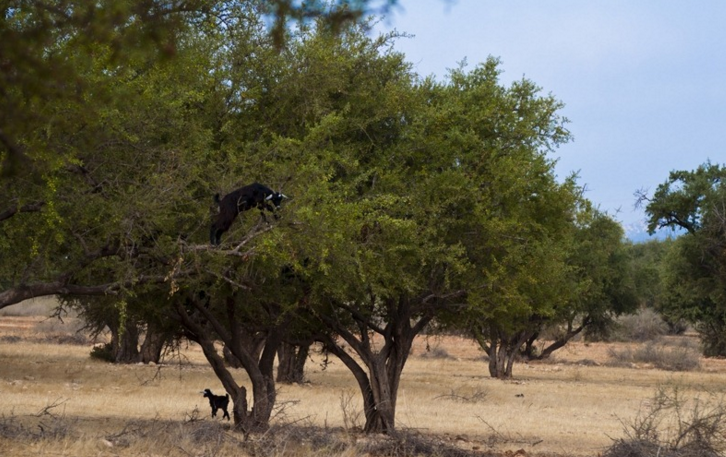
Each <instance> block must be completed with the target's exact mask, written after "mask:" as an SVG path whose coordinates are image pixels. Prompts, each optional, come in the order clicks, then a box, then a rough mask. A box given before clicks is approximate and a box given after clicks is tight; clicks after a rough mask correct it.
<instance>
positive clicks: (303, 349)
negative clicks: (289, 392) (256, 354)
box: [276, 342, 312, 384]
mask: <svg viewBox="0 0 726 457" xmlns="http://www.w3.org/2000/svg"><path fill="white" fill-rule="evenodd" d="M311 345H312V342H309V343H303V344H301V345H295V344H290V343H282V344H281V345H280V349H278V351H277V359H278V364H277V378H276V379H277V382H281V383H285V384H302V383H303V382H304V381H305V362H306V361H307V359H308V354H309V353H310V346H311Z"/></svg>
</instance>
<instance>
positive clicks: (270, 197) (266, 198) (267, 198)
mask: <svg viewBox="0 0 726 457" xmlns="http://www.w3.org/2000/svg"><path fill="white" fill-rule="evenodd" d="M274 196H275V194H270V195H268V196H267V197H265V200H272V197H274Z"/></svg>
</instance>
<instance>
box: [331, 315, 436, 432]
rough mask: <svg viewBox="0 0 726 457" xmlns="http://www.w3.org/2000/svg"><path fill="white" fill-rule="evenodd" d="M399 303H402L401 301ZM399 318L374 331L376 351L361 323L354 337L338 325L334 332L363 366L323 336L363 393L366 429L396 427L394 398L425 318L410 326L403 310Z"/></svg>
mask: <svg viewBox="0 0 726 457" xmlns="http://www.w3.org/2000/svg"><path fill="white" fill-rule="evenodd" d="M401 306H402V307H403V306H405V304H404V305H401ZM401 315H402V316H403V317H401V319H400V320H397V321H394V322H393V323H390V324H388V325H387V326H386V327H385V328H384V329H379V331H378V333H379V334H380V335H381V336H383V338H384V344H383V347H382V348H381V349H380V350H379V351H374V350H373V342H372V341H371V340H370V338H369V337H368V329H367V328H366V325H365V323H361V334H360V336H358V337H356V336H355V335H353V334H352V333H351V332H349V331H348V330H347V329H344V328H342V327H340V328H338V329H337V332H338V333H339V334H340V335H341V336H343V338H344V340H345V341H346V343H348V344H349V345H350V347H351V348H352V349H353V350H354V351H355V352H356V354H357V355H358V358H359V359H360V361H361V362H362V364H363V365H364V366H365V369H364V368H363V366H361V365H360V364H359V363H358V361H357V360H356V359H354V358H353V357H352V356H351V355H350V354H349V353H348V352H347V351H346V350H345V349H343V348H342V347H341V346H340V345H339V344H337V343H336V341H335V340H334V339H332V338H331V337H326V339H325V340H324V343H325V344H326V348H328V350H330V351H331V352H332V353H333V354H335V355H336V356H338V358H339V359H340V360H341V361H342V362H343V363H344V364H345V365H346V367H348V369H349V370H350V371H351V372H352V373H353V376H354V377H355V379H356V381H357V382H358V386H359V388H360V390H361V394H362V396H363V413H364V414H365V418H366V423H365V426H364V431H365V432H366V433H385V434H392V433H394V432H395V430H396V401H397V397H398V388H399V385H400V380H401V373H402V372H403V368H404V366H405V364H406V361H407V359H408V355H409V353H410V351H411V345H412V344H413V339H414V338H415V336H416V335H417V334H418V333H419V332H420V331H421V329H423V328H424V327H425V325H426V324H427V323H428V322H429V319H427V318H422V319H421V320H420V321H419V322H418V323H416V324H415V325H414V326H411V322H410V319H408V318H407V316H406V315H405V313H401Z"/></svg>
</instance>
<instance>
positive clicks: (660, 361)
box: [608, 340, 701, 371]
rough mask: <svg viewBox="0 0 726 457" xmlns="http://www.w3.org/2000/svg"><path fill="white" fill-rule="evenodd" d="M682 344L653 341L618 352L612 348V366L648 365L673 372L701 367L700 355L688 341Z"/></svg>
mask: <svg viewBox="0 0 726 457" xmlns="http://www.w3.org/2000/svg"><path fill="white" fill-rule="evenodd" d="M683 341H684V342H683V343H680V344H667V343H665V342H663V341H658V342H656V341H651V342H649V343H646V344H645V345H642V346H639V347H637V348H635V349H631V348H625V349H622V350H617V349H614V348H610V349H609V350H608V355H609V356H610V357H611V358H612V359H613V362H612V363H611V365H614V366H623V365H628V364H632V363H648V364H651V365H653V366H654V367H656V368H660V369H662V370H671V371H692V370H697V369H699V368H700V367H701V360H700V354H699V352H698V350H697V349H696V348H694V347H693V346H692V345H691V344H690V343H688V342H687V341H686V340H683Z"/></svg>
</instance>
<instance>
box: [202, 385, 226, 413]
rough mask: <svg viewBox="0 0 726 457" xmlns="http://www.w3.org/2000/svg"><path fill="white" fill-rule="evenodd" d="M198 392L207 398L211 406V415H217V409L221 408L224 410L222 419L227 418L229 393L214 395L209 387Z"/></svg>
mask: <svg viewBox="0 0 726 457" xmlns="http://www.w3.org/2000/svg"><path fill="white" fill-rule="evenodd" d="M199 393H200V394H204V397H205V398H209V406H211V407H212V417H217V410H220V409H221V410H222V411H224V415H223V416H222V419H224V418H226V419H227V420H229V413H228V412H227V405H229V394H225V395H224V396H222V395H214V394H213V393H212V391H211V390H209V389H204V390H203V391H201V392H199Z"/></svg>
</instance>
